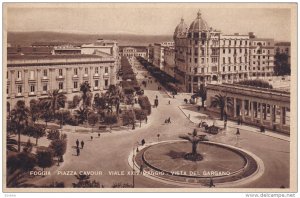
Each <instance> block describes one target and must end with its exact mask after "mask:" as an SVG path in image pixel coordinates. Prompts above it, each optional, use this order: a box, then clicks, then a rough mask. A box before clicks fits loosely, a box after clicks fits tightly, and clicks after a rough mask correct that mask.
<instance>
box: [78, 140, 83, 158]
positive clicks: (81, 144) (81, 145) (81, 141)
mask: <svg viewBox="0 0 300 198" xmlns="http://www.w3.org/2000/svg"><path fill="white" fill-rule="evenodd" d="M80 144H81V149H83V146H84V141H83V140H82V141H81V142H80ZM76 153H77V156H79V155H80V148H79V140H78V139H77V140H76Z"/></svg>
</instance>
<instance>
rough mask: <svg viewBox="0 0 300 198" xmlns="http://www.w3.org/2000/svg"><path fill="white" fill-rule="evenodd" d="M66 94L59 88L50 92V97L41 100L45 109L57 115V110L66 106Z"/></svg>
mask: <svg viewBox="0 0 300 198" xmlns="http://www.w3.org/2000/svg"><path fill="white" fill-rule="evenodd" d="M65 102H66V96H65V95H64V94H63V93H62V92H60V91H59V90H58V89H55V90H53V91H49V92H48V97H47V98H44V99H42V100H41V101H40V103H41V106H42V107H43V110H44V111H47V110H48V111H50V112H51V115H52V116H53V115H55V111H56V110H58V109H59V108H63V107H64V106H65Z"/></svg>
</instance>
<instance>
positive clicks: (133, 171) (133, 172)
mask: <svg viewBox="0 0 300 198" xmlns="http://www.w3.org/2000/svg"><path fill="white" fill-rule="evenodd" d="M134 157H135V155H134V146H133V149H132V188H134V174H135V170H134Z"/></svg>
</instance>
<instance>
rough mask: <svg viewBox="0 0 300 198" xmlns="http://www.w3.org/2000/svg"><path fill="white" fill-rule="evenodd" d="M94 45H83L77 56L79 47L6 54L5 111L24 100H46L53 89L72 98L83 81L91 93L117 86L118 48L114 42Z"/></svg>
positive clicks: (27, 101)
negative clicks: (40, 52)
mask: <svg viewBox="0 0 300 198" xmlns="http://www.w3.org/2000/svg"><path fill="white" fill-rule="evenodd" d="M96 43H97V45H95V44H91V45H84V46H83V48H82V50H80V51H81V52H83V53H84V54H79V53H78V48H76V49H75V48H60V47H57V50H58V52H57V54H59V55H57V54H56V55H51V54H50V55H48V54H47V55H44V54H41V55H40V54H25V55H24V54H18V53H16V54H14V53H10V54H8V56H7V76H6V77H7V89H6V92H7V108H8V110H9V109H11V108H12V107H13V106H14V105H15V104H16V102H17V101H18V100H24V101H25V103H26V104H27V105H28V104H29V102H30V100H31V99H37V98H41V97H45V96H47V94H48V91H51V90H54V89H59V90H60V91H61V92H64V93H66V94H67V97H69V96H70V97H71V96H72V94H73V93H76V92H79V91H80V84H81V83H83V82H89V84H90V86H91V90H92V91H93V92H95V91H99V92H101V91H102V90H104V89H108V87H109V85H111V84H116V83H117V76H116V73H117V72H116V71H117V67H118V65H119V54H118V45H117V43H116V42H108V43H107V42H106V41H103V40H101V42H99V41H98V42H96ZM34 48H35V47H34ZM64 49H66V50H64ZM74 49H75V51H74ZM61 50H62V51H61ZM66 51H67V52H66ZM65 54H70V55H65ZM69 99H70V98H69Z"/></svg>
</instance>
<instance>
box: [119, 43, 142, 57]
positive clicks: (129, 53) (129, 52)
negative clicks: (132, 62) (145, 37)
mask: <svg viewBox="0 0 300 198" xmlns="http://www.w3.org/2000/svg"><path fill="white" fill-rule="evenodd" d="M119 55H120V57H121V56H125V57H127V58H129V59H131V58H133V57H138V56H140V57H143V58H145V59H146V58H147V56H148V55H147V48H146V47H143V46H133V47H131V46H120V52H119Z"/></svg>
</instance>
